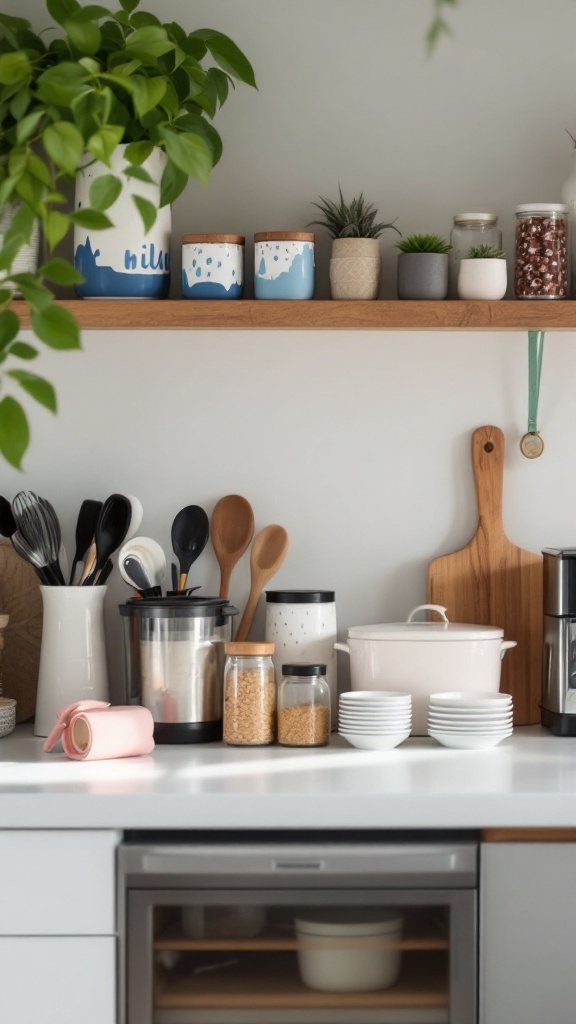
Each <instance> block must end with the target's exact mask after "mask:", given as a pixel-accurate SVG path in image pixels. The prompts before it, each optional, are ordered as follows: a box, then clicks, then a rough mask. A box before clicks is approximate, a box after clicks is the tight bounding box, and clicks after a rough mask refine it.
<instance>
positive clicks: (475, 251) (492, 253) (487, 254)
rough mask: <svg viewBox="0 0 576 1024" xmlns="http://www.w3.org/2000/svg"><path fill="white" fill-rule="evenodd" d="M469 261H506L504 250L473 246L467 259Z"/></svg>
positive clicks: (491, 246)
mask: <svg viewBox="0 0 576 1024" xmlns="http://www.w3.org/2000/svg"><path fill="white" fill-rule="evenodd" d="M466 258H467V259H469V260H505V259H506V253H505V252H504V249H497V248H496V246H494V245H471V246H470V248H469V249H468V255H467V257H466Z"/></svg>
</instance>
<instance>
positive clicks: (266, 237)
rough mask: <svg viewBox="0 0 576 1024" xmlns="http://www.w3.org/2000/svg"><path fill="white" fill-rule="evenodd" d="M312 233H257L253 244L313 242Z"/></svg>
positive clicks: (314, 237)
mask: <svg viewBox="0 0 576 1024" xmlns="http://www.w3.org/2000/svg"><path fill="white" fill-rule="evenodd" d="M315 239H316V235H315V234H314V232H313V231H258V232H257V233H256V234H255V235H254V241H255V242H314V241H315Z"/></svg>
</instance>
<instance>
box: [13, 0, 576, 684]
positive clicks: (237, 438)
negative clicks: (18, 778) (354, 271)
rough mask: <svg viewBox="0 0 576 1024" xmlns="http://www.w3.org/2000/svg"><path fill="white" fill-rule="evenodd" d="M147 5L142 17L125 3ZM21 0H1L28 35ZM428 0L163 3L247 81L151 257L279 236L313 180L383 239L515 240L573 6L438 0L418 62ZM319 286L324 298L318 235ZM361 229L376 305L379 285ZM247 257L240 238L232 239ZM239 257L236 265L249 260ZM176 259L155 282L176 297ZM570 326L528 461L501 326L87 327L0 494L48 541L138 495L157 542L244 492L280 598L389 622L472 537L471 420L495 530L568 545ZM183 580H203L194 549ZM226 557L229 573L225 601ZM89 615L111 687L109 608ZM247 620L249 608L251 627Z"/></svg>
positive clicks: (521, 355) (563, 164) (560, 88)
mask: <svg viewBox="0 0 576 1024" xmlns="http://www.w3.org/2000/svg"><path fill="white" fill-rule="evenodd" d="M147 6H148V9H151V10H154V9H157V8H158V7H159V5H156V4H154V3H152V2H151V0H150V2H149V3H148V5H147ZM43 7H44V5H43V3H41V2H40V0H21V3H19V5H18V9H19V13H22V14H24V15H27V16H29V17H31V18H32V19H33V21H34V23H35V25H36V26H37V27H40V26H41V25H43V24H44V23H45V18H44V15H43ZM431 7H432V5H431V0H355V2H354V3H351V2H345V0H314V2H313V3H310V2H309V0H292V2H291V3H290V4H287V3H283V2H281V0H266V2H264V0H236V2H231V0H197V2H195V3H194V4H193V5H191V4H189V3H188V2H187V0H164V2H163V3H162V5H161V10H162V16H163V17H165V18H166V19H169V18H171V17H175V18H179V19H180V20H182V22H183V23H184V24H189V25H190V27H191V28H195V27H205V26H206V25H209V26H210V27H214V28H219V29H221V30H223V31H226V32H228V33H229V34H230V35H231V36H232V37H233V38H234V39H235V40H236V41H237V42H238V43H239V44H240V45H241V46H242V47H243V48H244V49H245V51H246V52H247V53H248V55H249V56H250V58H251V60H252V62H253V64H254V66H255V70H256V75H257V79H258V84H259V87H260V88H259V92H258V93H254V92H253V91H252V90H249V89H248V88H246V87H244V86H238V88H237V90H236V92H235V93H234V95H233V96H232V97H231V99H230V100H229V101H228V104H227V105H226V107H225V108H224V110H223V111H222V112H221V113H220V114H219V115H218V118H217V121H216V124H217V127H219V129H220V130H221V133H222V135H223V138H224V146H225V152H224V158H223V161H222V165H221V166H220V167H218V168H216V170H215V171H214V174H213V178H212V180H211V183H210V185H209V186H208V188H207V189H202V187H201V186H199V185H196V184H194V183H193V184H191V185H190V186H189V188H188V189H187V191H186V194H185V196H184V197H182V199H181V200H180V201H179V202H178V204H177V206H176V209H175V211H174V224H175V234H174V261H175V264H176V266H177V265H178V255H179V253H178V250H179V238H180V235H181V234H182V233H183V232H185V231H196V230H198V231H234V232H240V233H243V234H245V235H246V236H247V237H248V238H250V237H251V235H252V234H253V233H254V231H257V230H266V229H275V228H292V229H301V228H302V227H304V226H305V225H306V223H307V222H308V221H309V219H311V217H312V216H313V207H311V205H310V203H311V201H312V200H314V199H315V198H316V197H317V196H318V195H319V194H325V195H335V193H336V190H337V185H338V182H339V181H340V182H341V183H342V187H343V189H344V192H345V194H348V195H352V194H355V193H357V192H358V191H360V190H364V192H365V194H366V195H367V197H368V198H369V199H372V200H373V201H374V202H375V203H376V204H377V206H378V208H379V210H380V213H381V215H382V217H383V218H384V219H392V218H394V217H397V218H398V221H397V223H398V226H399V228H400V230H401V231H402V232H403V234H407V233H409V232H411V231H434V232H440V233H443V234H448V233H449V231H450V227H451V222H452V214H453V213H455V212H458V211H459V210H461V209H464V208H479V207H482V208H486V207H488V208H490V209H494V210H496V212H497V213H498V215H499V218H500V223H501V224H502V226H503V229H504V244H505V247H506V248H507V249H508V251H509V252H511V251H512V248H513V220H514V217H513V211H514V207H515V205H516V204H517V203H519V202H529V201H536V200H538V201H543V200H547V201H548V200H549V201H556V200H558V199H559V197H560V189H561V183H562V180H563V179H564V177H566V176H567V175H568V173H569V171H570V169H571V163H572V152H571V144H570V140H569V139H568V137H567V136H566V135H565V133H564V129H565V128H568V129H570V130H571V131H572V132H573V134H576V109H575V108H574V95H576V89H575V86H576V62H575V61H574V40H575V39H576V3H575V2H574V0H554V2H553V3H551V4H549V5H548V6H547V7H546V8H543V6H542V4H541V3H540V2H539V0H504V2H503V0H484V2H479V0H461V2H460V6H459V8H456V9H455V11H454V13H453V14H452V16H451V21H452V25H453V30H454V35H453V38H452V39H444V40H443V41H442V42H441V44H440V46H439V48H438V50H437V52H436V53H435V55H434V56H433V57H432V58H431V59H428V58H427V57H426V54H425V49H424V43H423V36H424V32H425V29H426V27H427V24H428V22H429V20H430V16H431ZM318 238H319V242H318V248H317V253H318V258H317V263H318V290H317V297H326V296H327V258H328V252H329V243H328V240H327V239H325V238H324V237H323V236H322V232H320V233H319V236H318ZM392 243H393V237H392V235H391V234H390V233H388V234H387V235H385V236H384V238H383V242H382V254H383V257H384V268H385V270H384V282H383V289H382V297H392V296H394V294H395V292H394V271H395V252H396V250H394V249H393V246H392ZM249 252H250V255H251V249H250V250H249ZM248 266H250V262H249V259H248ZM178 280H179V273H178V270H176V273H175V287H174V294H175V295H178V294H179V292H178ZM575 342H576V338H575V336H574V335H573V334H557V335H554V334H549V335H548V338H547V342H546V351H545V356H544V371H543V379H542V389H541V401H540V413H539V425H540V427H541V430H542V433H543V436H544V438H545V441H546V450H545V453H544V455H543V456H542V458H541V459H539V460H537V461H534V462H529V461H528V460H526V459H524V458H523V456H522V455H521V454H520V452H519V449H518V440H519V437H520V436H521V435H522V433H524V431H525V430H526V429H527V341H526V335H525V334H524V333H512V334H500V335H499V334H490V333H486V334H482V333H474V334H466V333H458V332H454V333H447V334H441V333H430V334H410V333H378V332H369V331H361V332H357V333H354V332H334V333H328V332H287V331H282V332H267V331H262V332H238V333H234V332H196V333H194V332H190V333H187V332H173V333H161V332H157V333H153V332H142V333H136V332H131V333H115V332H114V331H110V332H91V333H86V335H85V336H84V339H83V344H84V351H83V352H82V353H72V354H55V353H51V352H46V353H45V354H44V355H43V356H42V359H41V362H39V363H38V372H41V373H44V374H45V375H46V376H47V377H48V378H49V379H52V380H53V381H54V382H55V383H56V385H57V389H58V395H59V401H60V411H59V414H58V416H57V417H56V418H54V417H51V416H50V415H49V414H48V413H44V412H43V411H41V410H38V411H36V410H31V414H32V426H33V441H32V447H31V450H30V452H29V454H28V455H27V457H26V460H25V472H24V473H23V474H20V473H17V472H16V471H14V470H11V469H10V468H8V467H6V466H5V465H2V466H1V467H0V480H1V486H0V492H1V493H3V494H6V495H7V496H8V497H12V496H13V495H14V493H15V492H16V491H17V490H18V489H20V488H22V487H27V488H32V489H34V490H37V491H39V492H41V493H43V494H45V495H46V497H48V498H50V500H51V501H52V502H53V503H54V504H55V506H56V507H57V509H58V511H59V513H60V515H61V518H62V522H63V527H64V532H65V535H66V538H67V542H68V548H69V551H70V554H72V550H73V531H74V523H75V517H76V513H77V509H78V507H79V505H80V502H81V500H82V499H83V498H84V497H101V498H103V497H106V495H107V494H109V493H110V492H112V491H116V490H126V491H128V492H131V493H134V494H137V495H138V496H139V497H140V498H141V500H142V501H143V503H144V507H145V519H144V522H143V526H142V532H145V533H148V534H150V535H151V536H154V537H156V538H157V539H158V540H159V541H160V543H162V544H163V546H164V548H165V550H166V554H167V557H168V559H169V560H170V557H171V551H170V525H171V522H172V519H173V517H174V515H175V513H176V512H177V511H178V510H179V508H180V507H182V505H184V504H189V503H198V504H201V505H203V506H204V507H205V508H206V510H207V511H208V512H209V513H210V512H211V510H212V508H213V506H214V504H215V502H216V501H217V499H218V498H219V497H220V496H222V495H223V494H226V493H230V492H239V493H242V494H244V495H246V497H247V498H249V500H250V501H251V502H252V504H253V506H254V509H255V514H256V521H257V528H260V527H261V526H263V525H265V524H266V523H268V522H280V523H283V524H284V525H285V526H286V528H287V529H288V531H289V534H290V538H291V547H290V553H289V555H288V558H287V560H286V562H285V564H284V566H283V568H282V569H281V571H280V573H279V575H278V576H277V578H276V580H275V584H271V585H278V586H287V587H292V586H294V587H331V588H334V589H335V590H336V595H337V606H338V616H339V626H340V631H341V632H342V633H343V634H345V631H346V627H347V626H348V625H351V624H354V623H366V622H374V621H382V620H385V619H395V620H398V619H404V618H405V617H406V616H407V614H408V612H409V611H410V609H411V608H412V607H413V606H414V605H416V604H418V603H420V602H421V601H423V600H424V597H425V578H426V565H427V563H428V561H429V560H430V559H431V558H433V557H435V556H436V555H437V554H439V553H442V552H446V551H450V550H453V549H454V548H457V547H460V546H461V545H462V544H464V543H465V542H466V541H467V540H468V539H469V538H470V537H471V535H472V533H473V532H474V529H475V524H476V519H475V506H474V488H473V480H472V474H471V469H470V460H469V448H470V436H471V433H472V431H473V430H474V428H475V427H477V426H479V425H481V424H488V423H494V424H497V425H499V426H500V427H502V429H503V430H504V432H505V434H506V439H507V455H506V467H505V493H504V505H505V508H504V515H505V527H506V530H507V533H508V535H509V537H510V539H511V540H512V541H513V542H514V543H516V544H519V545H521V546H523V547H527V548H533V549H534V550H540V549H541V548H542V547H543V546H545V545H562V544H574V543H576V526H575V525H574V519H575V516H574V512H573V506H574V504H575V498H576V482H575V479H574V473H573V472H572V462H573V442H574V438H575V437H576V429H575V428H576V406H575V403H574V401H573V398H572V393H573V390H574V389H573V385H572V381H573V380H576V344H575ZM190 582H191V583H192V584H194V583H201V584H202V586H203V589H204V590H205V592H210V593H214V592H216V588H217V583H218V569H217V565H216V561H215V558H214V555H213V552H212V550H211V549H207V551H206V552H205V553H204V555H203V556H202V558H201V559H200V561H199V562H198V563H197V565H196V566H195V567H194V568H193V570H192V573H191V580H190ZM248 587H249V566H248V558H247V556H245V558H244V559H243V561H242V563H241V564H240V566H239V567H238V569H237V570H236V574H235V576H234V578H233V582H232V595H231V596H232V598H233V600H234V601H235V602H236V603H237V605H238V606H239V607H240V608H241V609H242V607H243V604H244V602H245V600H246V597H247V592H248ZM109 591H110V592H109V594H108V597H107V627H108V638H109V646H110V661H111V669H112V674H113V678H114V680H115V681H117V680H118V679H119V678H120V677H121V658H120V629H119V617H118V613H117V604H118V602H119V601H120V600H123V599H125V598H126V597H127V596H129V591H128V588H127V587H125V585H124V584H123V583H122V581H121V580H120V579H119V577H118V576H116V578H113V580H112V581H111V583H110V588H109ZM262 623H263V609H262V608H260V610H259V614H258V618H257V622H256V628H255V635H257V633H258V630H259V629H260V628H261V626H262Z"/></svg>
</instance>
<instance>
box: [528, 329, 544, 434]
mask: <svg viewBox="0 0 576 1024" xmlns="http://www.w3.org/2000/svg"><path fill="white" fill-rule="evenodd" d="M543 354H544V331H528V433H530V434H537V433H538V427H537V420H538V399H539V397H540V378H541V376H542V356H543Z"/></svg>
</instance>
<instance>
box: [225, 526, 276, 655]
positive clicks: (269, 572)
mask: <svg viewBox="0 0 576 1024" xmlns="http://www.w3.org/2000/svg"><path fill="white" fill-rule="evenodd" d="M288 543H289V541H288V534H287V533H286V530H285V529H284V527H283V526H278V525H277V524H276V523H273V524H272V525H270V526H265V527H264V529H263V530H260V533H259V534H258V535H257V536H256V539H255V541H254V543H253V545H252V550H251V552H250V594H249V597H248V604H247V605H246V608H245V609H244V614H243V616H242V618H241V620H240V625H239V626H238V629H237V631H236V640H237V641H240V640H245V639H246V637H247V636H248V633H249V632H250V626H251V625H252V619H253V618H254V613H255V611H256V607H257V605H258V600H259V598H260V594H261V593H262V591H263V590H264V587H265V586H266V584H267V583H268V580H270V579H272V577H273V576H274V575H275V573H277V572H278V569H279V568H280V566H281V565H282V562H283V561H284V559H285V558H286V554H287V552H288Z"/></svg>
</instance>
